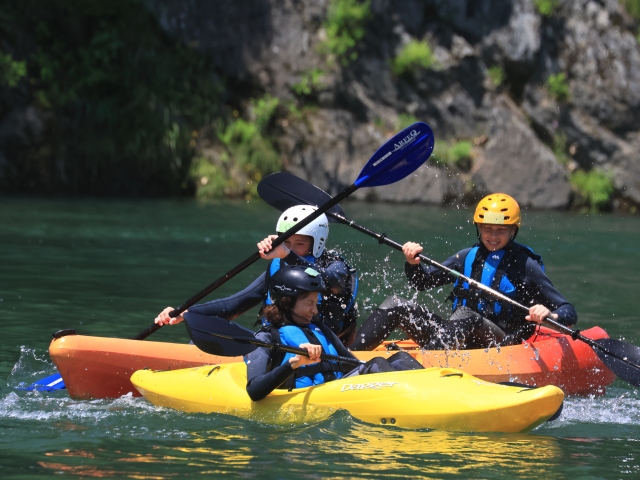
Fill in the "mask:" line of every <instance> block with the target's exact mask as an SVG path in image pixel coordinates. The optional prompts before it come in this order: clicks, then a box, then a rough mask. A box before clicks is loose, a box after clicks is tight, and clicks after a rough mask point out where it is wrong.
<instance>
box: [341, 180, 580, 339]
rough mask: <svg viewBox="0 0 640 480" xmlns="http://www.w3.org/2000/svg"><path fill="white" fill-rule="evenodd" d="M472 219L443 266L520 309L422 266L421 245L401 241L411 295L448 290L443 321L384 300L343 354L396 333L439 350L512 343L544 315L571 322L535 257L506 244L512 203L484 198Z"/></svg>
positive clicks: (512, 232)
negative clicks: (464, 239)
mask: <svg viewBox="0 0 640 480" xmlns="http://www.w3.org/2000/svg"><path fill="white" fill-rule="evenodd" d="M473 221H474V223H475V225H476V228H477V234H478V240H479V242H478V243H477V244H476V245H474V246H472V247H470V248H466V249H464V250H461V251H459V252H458V253H456V254H455V255H453V256H452V257H450V258H448V259H447V260H445V261H444V262H442V263H443V265H444V266H446V267H448V268H450V269H452V270H456V271H458V272H460V273H462V274H463V275H465V276H466V277H469V278H472V279H474V280H476V281H478V282H479V283H482V284H483V285H486V286H487V287H489V288H491V289H493V290H497V291H499V292H500V293H502V294H503V295H506V296H507V297H510V298H512V299H513V300H515V301H516V302H518V303H520V304H521V305H525V306H527V307H528V311H524V310H521V309H519V308H517V307H514V306H513V305H511V304H510V303H507V302H504V301H501V300H500V299H498V298H496V297H495V296H493V295H491V294H489V293H486V292H484V291H482V290H479V289H474V288H473V287H472V286H470V285H469V284H468V283H467V282H465V281H463V280H462V279H459V278H456V277H454V276H453V275H452V274H450V273H448V272H446V271H444V270H442V269H439V268H438V267H435V266H429V265H422V264H421V263H420V258H419V257H418V255H419V254H420V253H421V252H422V246H421V245H420V244H418V243H414V242H407V243H405V244H404V245H403V247H402V252H403V253H404V254H405V259H406V262H405V273H406V274H407V279H408V281H409V284H410V285H411V286H412V287H414V288H416V289H417V290H425V289H431V288H437V287H440V286H442V285H446V284H453V290H452V292H451V295H450V296H449V298H450V299H451V301H452V304H453V305H452V315H451V317H450V318H449V320H445V319H443V318H440V317H439V316H437V315H436V314H434V313H432V312H430V311H429V310H428V309H426V308H424V307H422V306H420V305H417V304H415V303H414V302H412V301H409V300H405V299H403V298H400V297H390V298H388V299H386V300H385V301H384V302H383V303H382V305H380V308H379V309H378V310H376V311H375V312H374V313H373V314H372V315H370V316H369V318H367V320H366V321H365V322H364V324H363V325H362V326H361V327H360V329H359V330H358V332H357V333H356V340H355V341H354V342H353V343H352V344H351V345H350V347H349V348H351V350H372V349H373V348H375V347H376V346H378V345H379V344H380V343H381V342H382V341H383V340H384V339H385V338H386V337H387V335H389V334H390V333H391V332H392V331H393V329H395V328H396V327H399V328H401V329H402V330H404V331H405V332H406V333H407V334H408V335H409V337H410V338H412V339H413V340H414V341H415V342H416V343H417V344H418V345H419V346H420V347H422V348H426V349H434V350H439V349H446V348H457V349H473V348H487V347H492V346H499V345H516V344H519V343H521V342H522V341H523V340H526V339H527V338H529V337H530V336H531V335H532V334H533V333H534V331H535V328H536V325H539V324H540V323H542V322H543V321H544V319H545V318H547V317H551V318H553V319H554V320H556V321H558V322H560V323H562V324H563V325H567V326H571V325H574V324H575V323H576V321H577V320H578V316H577V313H576V311H575V308H574V307H573V305H572V304H571V303H569V302H568V301H567V300H566V299H565V298H564V296H563V295H562V294H561V293H560V292H559V291H558V290H557V289H556V288H555V287H554V286H553V284H552V283H551V280H549V278H548V277H547V275H546V274H545V272H544V265H543V263H542V259H541V258H540V256H539V255H536V254H535V253H533V251H532V250H531V249H530V248H529V247H526V246H524V245H520V244H519V243H516V242H515V241H514V239H515V237H516V235H517V234H518V230H519V229H520V226H521V225H522V221H521V213H520V206H519V205H518V203H517V202H516V200H515V199H514V198H512V197H511V196H509V195H506V194H504V193H493V194H491V195H487V196H486V197H484V198H483V199H482V200H480V202H479V203H478V206H477V207H476V210H475V213H474V217H473Z"/></svg>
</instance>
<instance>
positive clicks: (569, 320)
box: [525, 258, 578, 326]
mask: <svg viewBox="0 0 640 480" xmlns="http://www.w3.org/2000/svg"><path fill="white" fill-rule="evenodd" d="M525 279H526V280H525V281H526V283H527V287H525V291H528V292H532V293H533V295H532V297H531V299H530V300H529V301H528V302H526V303H525V305H526V304H527V303H530V304H531V305H535V304H541V305H544V306H545V307H547V308H548V309H549V310H551V313H556V314H558V322H560V323H562V324H563V325H566V326H571V325H575V323H576V322H577V321H578V314H577V312H576V309H575V308H574V306H573V305H572V304H571V303H569V302H568V301H567V300H566V299H565V298H564V296H563V295H562V294H561V293H560V292H559V291H558V290H557V289H556V288H555V287H554V286H553V283H551V280H550V279H549V277H547V275H546V274H545V273H544V271H543V270H542V268H541V267H540V264H539V263H538V262H536V261H535V260H533V259H531V258H529V259H528V260H527V263H526V276H525Z"/></svg>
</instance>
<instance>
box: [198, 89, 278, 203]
mask: <svg viewBox="0 0 640 480" xmlns="http://www.w3.org/2000/svg"><path fill="white" fill-rule="evenodd" d="M279 104H280V101H279V100H278V99H277V98H275V97H272V96H270V95H266V96H264V97H263V98H259V99H255V100H253V101H251V102H250V105H249V118H248V119H243V118H236V119H235V120H232V121H230V122H227V123H226V124H225V123H223V122H219V124H218V135H217V136H218V140H219V141H220V143H221V144H222V146H223V147H224V151H223V152H222V153H221V154H219V155H218V156H217V158H216V159H215V160H214V162H213V163H212V162H211V161H210V160H208V159H206V158H199V159H198V160H197V161H196V162H195V163H194V165H193V166H192V168H191V172H190V175H191V177H192V178H193V180H194V181H195V182H196V187H197V194H198V196H202V197H216V196H222V195H227V196H245V195H254V194H255V191H254V190H255V188H254V187H255V185H256V184H257V183H258V182H259V181H260V180H261V179H262V177H263V176H264V175H267V174H269V173H272V172H275V171H277V170H280V169H281V168H282V161H281V160H280V156H279V155H278V152H277V151H276V149H275V146H274V145H273V142H272V140H271V139H270V138H269V136H268V128H269V125H270V123H271V121H272V120H273V118H274V115H275V113H276V109H277V108H278V106H279ZM251 186H253V187H251Z"/></svg>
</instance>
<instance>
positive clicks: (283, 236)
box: [133, 184, 359, 340]
mask: <svg viewBox="0 0 640 480" xmlns="http://www.w3.org/2000/svg"><path fill="white" fill-rule="evenodd" d="M358 188H359V187H357V186H356V185H355V184H353V185H351V186H349V187H347V188H345V189H344V190H343V191H342V192H340V193H339V194H338V195H336V196H335V197H333V198H332V199H330V200H329V201H328V202H327V203H325V204H324V205H322V206H321V207H319V208H318V209H317V210H315V211H314V212H313V213H311V214H310V215H307V216H306V217H305V218H303V219H302V220H300V221H299V222H298V223H296V224H295V225H293V226H292V227H291V228H290V229H289V230H287V231H286V232H283V233H281V234H280V235H278V238H276V239H274V240H273V242H271V249H272V250H273V249H275V248H276V247H278V246H279V245H281V244H282V243H284V242H285V240H287V239H288V238H289V237H291V236H292V235H294V234H295V233H296V232H298V231H299V230H301V229H302V228H304V227H306V226H307V225H309V224H310V223H311V222H313V221H314V220H315V219H316V218H318V217H319V216H320V215H322V214H323V213H325V212H326V211H327V210H329V209H330V208H331V207H333V206H334V205H337V204H338V203H339V202H341V201H342V200H344V199H345V198H347V197H348V196H349V195H351V194H352V193H353V192H355V191H356V190H357V189H358ZM259 259H260V252H254V253H253V254H252V255H251V256H250V257H249V258H247V259H246V260H244V261H243V262H242V263H240V264H238V265H236V266H235V267H233V268H232V269H231V270H229V271H228V272H227V273H225V274H224V275H223V276H222V277H220V278H218V279H217V280H215V281H214V282H212V283H211V284H209V285H208V286H207V287H206V288H203V289H202V290H200V291H199V292H198V293H196V294H195V295H194V296H192V297H191V298H190V299H188V300H187V301H185V302H184V303H183V304H182V305H180V306H179V307H178V308H176V309H174V310H172V311H171V312H169V316H170V317H171V318H175V317H177V316H179V315H180V314H181V313H182V312H184V311H185V310H186V309H188V308H189V307H190V306H192V305H194V304H195V303H196V302H197V301H199V300H201V299H202V298H204V297H206V296H207V295H209V294H210V293H211V292H213V291H214V290H216V289H217V288H219V287H220V286H222V285H224V284H225V283H227V281H229V280H230V279H231V278H233V277H235V276H236V275H237V274H238V273H240V272H241V271H243V270H244V269H245V268H247V267H248V266H249V265H251V264H252V263H254V262H256V261H257V260H259ZM161 327H162V325H159V324H157V323H154V324H153V325H151V326H150V327H148V328H147V329H145V330H143V331H142V332H140V333H139V334H138V335H136V336H135V337H133V340H143V339H145V338H147V337H148V336H149V335H151V334H152V333H153V332H155V331H156V330H158V329H159V328H161Z"/></svg>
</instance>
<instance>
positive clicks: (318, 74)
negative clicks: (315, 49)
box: [291, 68, 325, 96]
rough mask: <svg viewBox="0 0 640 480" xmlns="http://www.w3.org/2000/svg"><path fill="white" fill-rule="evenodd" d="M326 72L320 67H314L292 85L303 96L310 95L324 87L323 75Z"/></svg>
mask: <svg viewBox="0 0 640 480" xmlns="http://www.w3.org/2000/svg"><path fill="white" fill-rule="evenodd" d="M324 75H325V73H324V72H323V71H322V70H320V69H319V68H314V69H313V70H310V71H308V72H305V73H304V74H303V75H302V78H301V79H300V81H299V82H298V83H295V84H293V85H292V86H291V88H292V89H293V91H294V92H296V93H297V94H298V95H301V96H309V95H311V94H313V93H315V92H317V91H318V90H319V89H320V88H322V77H324Z"/></svg>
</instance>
